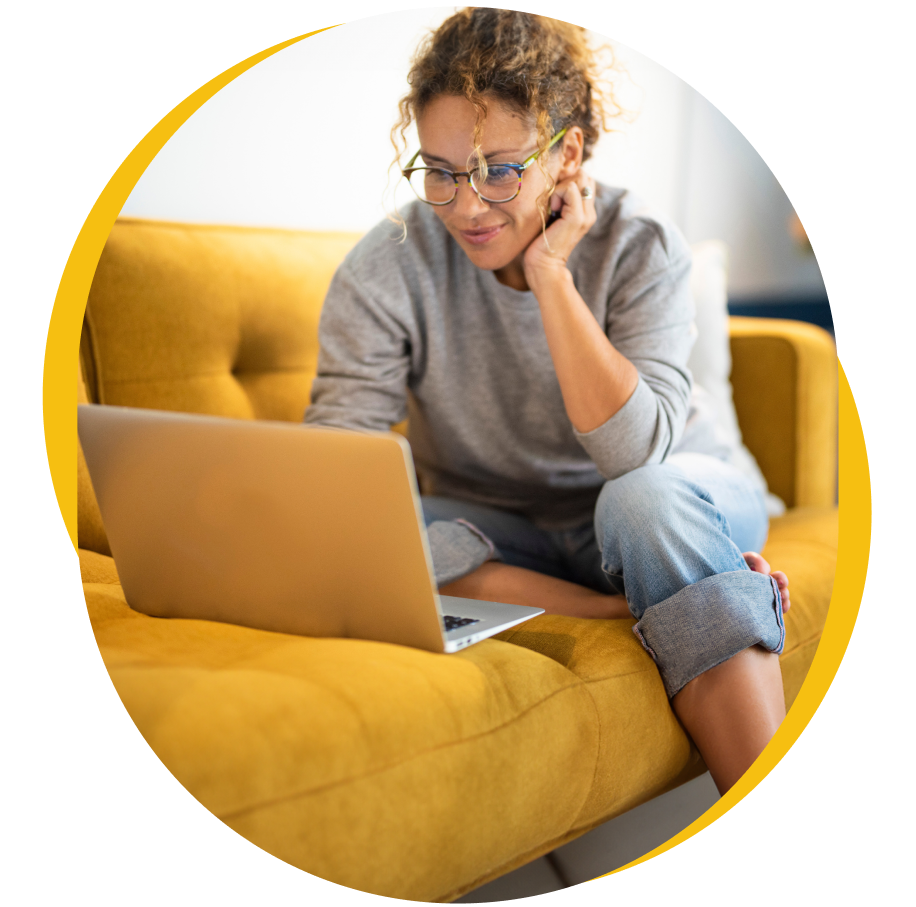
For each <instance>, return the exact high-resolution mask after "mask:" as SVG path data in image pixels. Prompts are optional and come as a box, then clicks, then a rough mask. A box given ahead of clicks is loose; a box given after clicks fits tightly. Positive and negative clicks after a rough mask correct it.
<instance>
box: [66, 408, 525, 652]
mask: <svg viewBox="0 0 916 907" xmlns="http://www.w3.org/2000/svg"><path fill="white" fill-rule="evenodd" d="M78 420H79V421H78V425H79V437H80V441H81V443H82V446H83V452H84V454H85V456H86V462H87V464H88V466H89V473H90V476H91V477H92V484H93V487H94V488H95V493H96V497H97V498H98V502H99V508H100V510H101V512H102V520H103V522H104V524H105V529H106V531H107V533H108V540H109V543H110V545H111V551H112V554H113V555H114V558H115V562H116V563H117V567H118V574H119V576H120V578H121V583H122V586H123V589H124V595H125V597H126V599H127V602H128V604H129V605H130V606H131V607H132V608H134V609H135V610H137V611H141V612H143V613H144V614H149V615H152V616H154V617H183V618H197V619H204V620H218V621H225V622H227V623H234V624H242V625H244V626H248V627H256V628H259V629H262V630H274V631H278V632H282V633H297V634H301V635H305V636H335V637H354V638H358V639H370V640H376V641H380V642H391V643H399V644H401V645H407V646H414V647H416V648H420V649H426V650H428V651H431V652H455V651H457V650H458V649H462V648H464V647H466V646H469V645H471V644H472V643H475V642H478V641H480V640H482V639H485V638H487V637H488V636H492V635H493V634H494V633H499V632H501V631H502V630H505V629H507V628H509V627H512V626H514V625H516V624H519V623H521V622H522V621H525V620H528V619H530V618H531V617H534V616H535V615H537V614H541V613H543V611H542V609H540V608H529V607H523V606H520V605H510V604H503V603H500V602H484V601H476V600H474V599H465V598H453V597H450V596H444V595H443V596H440V595H439V594H438V593H437V591H436V586H435V581H434V578H433V570H432V561H431V558H430V552H429V544H428V541H427V538H426V530H425V528H424V523H423V517H422V509H421V505H420V498H419V493H418V490H417V481H416V476H415V475H414V469H413V460H412V458H411V454H410V447H409V445H408V444H407V442H406V441H405V440H404V439H403V438H402V437H400V436H399V435H397V434H394V433H378V434H376V433H371V434H370V433H366V434H363V433H358V432H351V431H342V430H338V429H327V428H317V427H312V426H305V425H301V424H294V423H282V422H266V421H260V420H257V421H247V420H239V419H226V418H218V417H214V416H197V415H187V414H184V413H171V412H161V411H158V410H145V409H135V408H132V407H117V406H98V405H91V404H89V405H85V404H84V405H81V406H80V407H79V415H78Z"/></svg>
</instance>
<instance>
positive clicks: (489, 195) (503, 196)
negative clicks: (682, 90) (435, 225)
mask: <svg viewBox="0 0 916 907" xmlns="http://www.w3.org/2000/svg"><path fill="white" fill-rule="evenodd" d="M565 133H566V129H561V130H560V131H559V132H558V133H557V134H556V135H555V136H554V137H553V138H552V139H551V140H550V144H549V145H548V146H547V148H545V149H544V150H545V151H549V150H550V149H551V148H553V146H554V145H555V144H556V143H557V142H558V141H560V139H561V138H563V135H564V134H565ZM540 155H541V152H540V151H535V152H534V154H532V155H531V157H529V158H526V159H525V161H524V163H521V164H502V163H500V164H488V165H487V175H486V176H483V174H482V173H481V171H480V168H479V167H475V168H474V169H473V170H457V171H455V170H446V169H445V168H444V167H414V166H413V164H414V162H415V161H416V159H417V158H418V157H419V156H420V152H419V151H418V152H417V153H416V154H415V155H414V156H413V157H412V158H411V159H410V163H408V165H407V166H406V167H405V168H404V169H403V170H402V171H401V173H402V174H403V176H405V177H406V178H407V181H408V182H409V183H410V188H411V189H413V191H414V192H415V193H416V195H417V198H419V199H420V201H422V202H426V203H427V204H428V205H448V204H450V203H451V202H453V201H454V200H455V197H456V196H457V195H458V177H459V176H466V177H467V178H468V183H469V184H470V186H471V188H472V189H473V190H474V191H475V192H476V193H477V195H478V197H479V198H481V199H483V200H484V201H485V202H494V203H496V204H501V203H502V202H511V201H512V199H513V198H515V196H516V195H518V194H519V192H520V191H521V188H522V175H523V174H524V173H525V171H526V170H527V169H528V168H529V167H530V166H531V165H532V164H533V163H534V162H535V161H536V160H537V159H538V157H539V156H540Z"/></svg>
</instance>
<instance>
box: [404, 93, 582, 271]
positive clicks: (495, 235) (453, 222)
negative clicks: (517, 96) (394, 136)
mask: <svg viewBox="0 0 916 907" xmlns="http://www.w3.org/2000/svg"><path fill="white" fill-rule="evenodd" d="M476 119H477V114H476V111H475V110H474V107H473V105H472V104H471V103H470V101H468V100H466V99H465V98H462V97H456V96H454V95H439V96H438V97H436V98H434V99H433V100H432V101H430V102H429V103H428V104H427V105H426V108H425V109H424V110H423V113H422V114H421V115H420V116H419V117H418V118H417V131H418V132H419V134H420V156H421V158H422V159H423V162H424V163H425V165H426V166H427V167H444V168H446V169H447V170H456V171H457V170H469V169H471V167H473V166H474V160H473V157H472V156H473V153H474V140H473V136H474V125H475V123H476ZM577 131H578V130H577ZM577 144H578V143H576V142H572V143H567V142H566V141H565V138H564V140H563V141H562V143H561V144H560V145H559V150H557V151H556V152H554V153H548V154H546V155H545V158H546V159H545V160H544V161H543V163H544V165H545V167H546V169H547V171H548V172H549V173H550V175H551V176H552V178H553V181H554V183H556V182H559V181H560V180H561V179H565V178H566V177H568V176H571V175H572V174H573V173H575V172H576V171H577V170H578V168H579V162H580V159H581V150H577V148H576V145H577ZM567 146H571V149H572V150H571V153H570V148H569V147H567ZM480 147H481V152H482V153H483V155H484V157H485V158H486V160H487V162H488V163H497V162H500V163H510V164H521V163H523V162H524V161H525V160H526V159H527V158H528V157H530V155H531V154H533V153H534V152H535V151H537V131H536V129H535V127H534V126H533V125H532V124H531V123H530V121H529V120H528V118H526V117H524V116H523V115H522V114H521V113H520V112H518V111H517V110H516V109H515V108H513V107H511V106H510V105H508V104H505V103H504V102H502V101H496V100H490V101H489V103H488V110H487V118H486V120H485V122H484V124H483V133H482V135H481V141H480ZM418 163H419V162H418ZM547 185H548V183H547V179H546V177H545V175H544V173H543V172H542V170H541V168H540V166H539V165H538V164H537V163H535V164H533V165H532V166H530V167H529V168H528V169H527V170H526V171H525V174H524V176H523V178H522V185H521V191H520V192H519V194H518V195H517V196H516V197H515V198H514V199H512V201H509V202H503V203H502V204H493V203H491V202H485V201H483V200H482V199H481V198H479V197H478V195H477V194H476V193H475V192H474V190H473V189H472V188H471V187H470V185H468V180H467V177H459V180H458V195H457V196H456V198H455V200H454V201H453V202H451V203H450V204H448V205H442V206H437V207H435V208H433V210H434V211H435V212H436V216H437V217H438V218H439V220H441V221H442V223H443V224H444V225H445V228H446V229H447V230H448V232H449V233H451V235H452V236H453V237H454V238H455V241H456V242H457V243H458V245H459V246H461V248H462V249H463V250H464V252H465V254H466V255H467V256H468V258H469V259H470V260H471V261H472V262H473V263H474V264H475V265H477V267H478V268H483V269H485V270H487V271H495V272H497V277H499V278H500V279H502V280H503V282H504V283H510V285H512V284H516V283H517V280H514V279H511V277H512V275H515V272H518V273H519V274H522V273H523V272H522V269H521V261H522V255H523V254H524V252H525V249H527V248H528V246H529V244H530V243H531V242H532V240H534V238H535V237H536V236H538V235H539V234H540V232H541V225H542V222H541V214H540V211H539V210H538V199H539V197H541V196H542V195H543V194H544V191H545V189H546V188H547ZM504 277H505V278H509V279H504Z"/></svg>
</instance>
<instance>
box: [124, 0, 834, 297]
mask: <svg viewBox="0 0 916 907" xmlns="http://www.w3.org/2000/svg"><path fill="white" fill-rule="evenodd" d="M453 9H454V7H442V8H438V9H421V10H411V11H405V12H399V13H395V14H388V15H384V16H378V17H373V18H369V19H362V20H358V21H355V22H351V23H348V24H346V25H343V26H340V27H339V28H336V29H333V30H331V31H327V32H323V33H322V34H320V35H315V36H314V37H312V38H309V39H307V40H306V41H303V42H300V43H299V44H296V45H293V46H292V47H289V48H287V49H286V50H283V51H281V52H280V53H278V54H275V55H274V56H273V57H271V58H269V59H267V60H265V61H264V62H262V63H260V64H259V65H258V66H256V67H254V68H253V69H251V70H249V71H248V72H246V73H245V74H244V75H242V76H240V77H239V78H238V79H236V80H235V81H234V82H232V83H230V84H229V85H228V86H227V87H226V88H224V89H223V90H222V91H221V92H219V94H217V95H216V96H215V97H214V98H213V99H211V100H210V101H209V102H208V103H207V104H206V105H204V107H202V108H201V109H200V110H199V111H198V112H197V113H196V114H194V116H193V117H191V118H190V119H189V120H188V122H187V123H186V124H185V125H184V126H182V128H181V129H180V130H179V131H178V132H177V133H176V134H175V136H174V137H173V138H172V140H171V141H170V142H169V143H168V144H167V145H166V146H165V148H163V150H162V151H161V152H160V153H159V155H158V156H157V157H156V159H155V160H154V161H153V163H152V165H151V166H150V167H149V169H148V170H147V172H146V173H145V174H144V175H143V177H142V178H141V179H140V181H139V183H138V184H137V186H136V188H135V190H134V192H133V193H132V194H131V196H130V198H129V199H128V201H127V203H126V204H125V206H124V209H123V212H122V213H123V214H125V215H130V216H136V217H153V218H164V219H170V220H188V221H205V222H211V223H212V222H219V223H248V224H263V225H272V226H286V227H299V228H305V229H345V230H366V229H368V228H369V227H371V226H372V225H373V224H375V223H376V222H377V221H379V220H380V219H381V218H382V217H384V216H385V192H386V182H387V171H388V166H389V164H390V163H391V161H392V159H393V149H392V147H391V144H390V141H389V138H388V136H389V131H390V129H391V125H392V123H393V122H394V119H395V116H396V104H397V101H398V99H399V98H400V96H401V95H402V94H403V92H404V90H405V88H406V82H405V75H406V72H407V68H408V61H409V58H410V54H411V52H412V51H413V49H414V47H415V46H416V44H417V41H418V40H419V38H420V37H421V36H422V34H424V33H425V32H426V31H427V30H428V29H430V28H432V27H434V26H435V25H437V24H438V23H439V22H441V21H442V19H443V18H445V17H446V16H447V15H450V14H451V12H452V11H453ZM617 52H618V55H619V57H620V58H621V59H622V60H623V62H624V63H625V65H626V67H627V70H628V72H629V79H628V80H627V81H625V82H624V83H623V84H622V86H621V97H622V99H623V101H624V103H625V104H626V106H627V107H629V108H631V109H633V108H638V110H639V113H638V116H637V118H636V119H635V121H634V122H633V123H631V124H626V123H620V124H619V126H620V131H619V132H615V133H613V134H611V135H608V136H605V137H604V138H603V139H602V141H601V143H599V145H598V147H597V149H596V153H595V156H594V158H593V160H592V161H591V162H590V163H589V170H590V172H591V173H592V174H593V175H594V176H595V177H596V178H597V179H599V180H601V181H603V182H607V183H611V184H614V185H623V186H627V187H629V188H631V189H633V190H634V191H635V192H637V193H639V194H640V195H642V196H643V197H645V198H646V199H647V200H648V201H650V202H651V203H652V204H653V205H655V206H656V207H657V208H658V209H660V210H661V211H663V212H665V213H667V214H668V215H669V216H671V217H672V218H674V220H675V221H676V222H677V223H678V224H679V226H680V227H681V229H683V230H684V232H685V233H686V235H687V238H688V239H689V240H691V241H697V240H702V239H709V238H718V239H724V240H725V241H726V242H727V243H728V244H729V247H730V249H731V274H730V281H729V291H730V293H731V294H732V295H733V296H745V297H747V296H754V295H757V296H778V295H785V294H789V295H792V294H796V295H801V294H806V293H808V294H818V293H823V284H822V282H821V278H820V272H819V270H818V268H817V264H816V262H815V261H814V259H813V257H811V256H808V257H805V256H803V255H801V254H800V253H799V252H797V251H796V249H795V247H794V246H793V244H792V242H791V240H790V238H789V235H788V232H787V230H786V221H787V218H788V216H789V215H790V214H791V212H792V206H791V204H790V202H789V200H788V199H787V198H786V196H785V194H784V193H783V192H782V190H781V188H780V186H779V183H778V182H777V180H776V178H775V177H774V176H773V174H772V173H771V172H770V170H769V169H768V168H767V166H766V164H764V162H763V161H762V160H761V159H760V157H759V155H757V154H756V152H755V151H754V150H753V148H751V146H750V145H749V144H748V143H747V142H746V141H745V140H744V138H743V137H742V136H741V134H740V133H739V132H738V131H737V130H736V129H735V128H734V127H733V126H732V125H731V123H730V122H729V121H728V120H727V119H725V117H723V116H722V115H721V114H720V113H719V112H718V111H717V110H716V109H715V108H714V107H713V106H712V105H710V104H709V103H708V102H706V101H705V100H704V99H703V98H702V97H701V96H700V95H698V94H697V93H696V92H694V91H693V90H692V89H691V88H690V87H689V86H687V85H686V84H685V83H684V82H682V81H681V80H680V79H678V78H677V77H675V76H673V75H672V74H671V73H669V72H668V71H667V70H665V69H663V68H662V67H660V66H658V65H656V64H654V63H653V62H651V61H650V60H648V59H647V58H645V57H643V56H641V55H640V54H638V53H636V52H635V51H633V50H631V49H629V48H626V47H622V46H619V45H618V46H617ZM151 125H152V124H151ZM413 147H416V143H415V142H414V143H413ZM392 179H393V177H392ZM395 191H396V193H397V195H396V197H397V198H400V199H403V200H405V201H406V200H409V199H410V198H412V196H411V194H410V190H409V188H407V187H405V186H403V185H400V186H398V187H397V188H396V190H395ZM389 207H390V202H389Z"/></svg>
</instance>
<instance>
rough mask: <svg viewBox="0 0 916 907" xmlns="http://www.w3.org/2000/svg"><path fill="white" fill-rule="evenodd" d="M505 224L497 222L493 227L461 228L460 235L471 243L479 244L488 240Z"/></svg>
mask: <svg viewBox="0 0 916 907" xmlns="http://www.w3.org/2000/svg"><path fill="white" fill-rule="evenodd" d="M504 226H505V224H497V225H496V226H495V227H476V228H475V229H473V230H461V231H460V232H461V235H462V236H463V237H464V239H465V240H467V242H469V243H471V245H474V246H479V245H482V244H483V243H487V242H489V241H490V240H491V239H493V237H494V236H496V235H497V234H498V233H499V232H500V231H501V230H502V228H503V227H504Z"/></svg>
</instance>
